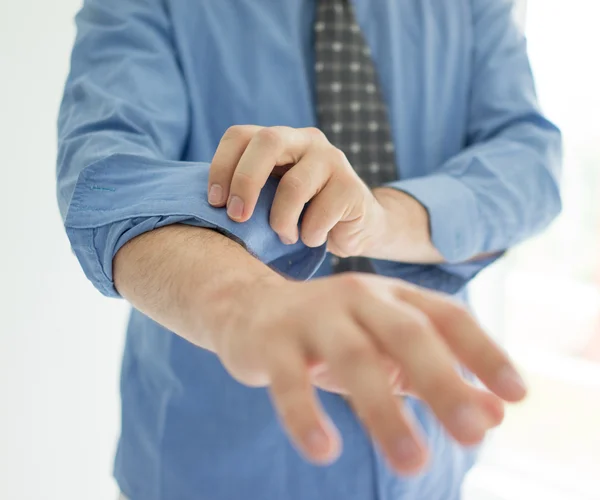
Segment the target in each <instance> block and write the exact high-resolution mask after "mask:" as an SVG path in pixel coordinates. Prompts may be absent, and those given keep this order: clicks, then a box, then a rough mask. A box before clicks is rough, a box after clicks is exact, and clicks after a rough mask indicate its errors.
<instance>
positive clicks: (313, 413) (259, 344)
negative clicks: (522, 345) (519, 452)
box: [211, 274, 526, 473]
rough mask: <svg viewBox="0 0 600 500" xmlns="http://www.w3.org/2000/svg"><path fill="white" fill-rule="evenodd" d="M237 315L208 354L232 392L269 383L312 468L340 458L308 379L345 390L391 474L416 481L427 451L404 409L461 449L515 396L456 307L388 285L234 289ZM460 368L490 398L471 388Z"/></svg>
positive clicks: (521, 393)
mask: <svg viewBox="0 0 600 500" xmlns="http://www.w3.org/2000/svg"><path fill="white" fill-rule="evenodd" d="M235 300H236V302H235V308H231V310H233V309H235V311H237V312H235V313H232V315H231V316H230V317H229V319H228V321H227V322H223V323H222V325H223V328H221V329H219V331H216V332H215V333H214V334H213V336H212V338H211V341H212V345H213V346H214V347H215V351H216V353H217V354H218V356H219V357H220V359H221V361H222V362H223V364H224V366H225V367H226V368H227V370H228V371H229V372H230V373H231V375H232V376H233V377H235V378H236V379H237V380H238V381H240V382H241V383H243V384H245V385H248V386H252V387H260V386H268V388H269V390H270V393H271V396H272V400H273V403H274V405H275V408H276V410H277V412H278V414H279V417H280V419H281V422H282V424H283V426H284V427H285V429H286V430H287V432H288V434H289V436H290V438H291V439H292V441H293V442H294V443H295V444H296V445H297V447H298V448H299V449H300V450H301V452H302V453H303V454H304V455H305V456H306V457H307V458H308V459H311V460H313V461H315V462H320V463H323V462H329V461H331V460H332V459H334V458H335V457H336V456H337V454H338V453H339V449H340V443H339V437H338V435H337V433H336V431H335V429H334V427H333V425H332V423H331V422H330V420H329V419H328V418H327V417H326V415H325V414H324V412H323V410H322V408H321V407H320V405H319V402H318V399H317V397H316V395H315V392H314V389H313V386H314V383H315V380H314V378H313V377H312V376H311V375H312V374H313V373H314V372H315V370H314V368H315V367H320V368H319V370H318V371H319V373H320V376H322V375H323V372H324V371H325V372H327V376H326V378H327V379H328V380H333V381H335V385H336V386H339V387H341V388H343V392H344V393H347V394H348V399H349V401H350V403H351V405H352V407H353V408H354V410H355V411H356V413H357V415H358V417H359V418H360V419H361V421H362V422H363V424H364V426H365V428H366V429H367V431H368V432H369V433H370V435H371V436H372V437H373V438H374V440H375V441H376V442H378V443H379V445H380V447H381V449H382V450H383V451H384V453H385V455H386V456H387V458H388V460H389V462H390V464H391V465H392V466H393V467H394V469H396V470H397V471H399V472H404V473H407V472H416V471H418V470H419V469H420V468H421V467H422V466H423V465H424V463H425V461H426V456H427V451H426V448H425V445H424V444H423V442H422V441H421V439H420V438H419V433H418V431H417V430H416V429H415V428H414V425H413V423H412V421H411V418H410V415H409V414H408V413H407V412H406V411H405V410H404V409H403V407H402V400H401V399H399V398H398V397H396V396H394V391H393V387H391V384H390V366H394V367H395V368H397V369H398V370H399V371H400V372H401V373H402V380H403V389H404V390H406V391H408V392H410V393H411V394H414V395H415V396H417V397H419V398H420V399H422V400H423V401H425V402H426V403H427V404H428V405H429V406H430V408H431V409H432V411H433V412H434V413H435V415H436V416H437V417H438V419H439V420H440V422H441V423H442V424H443V425H444V427H445V428H446V429H447V430H448V432H449V433H450V434H451V435H452V436H453V437H454V438H455V439H456V440H457V441H458V442H460V443H462V444H465V445H472V444H476V443H478V442H480V441H481V440H482V439H483V438H484V436H485V434H486V432H487V431H488V430H489V429H491V428H492V427H495V426H497V425H498V424H499V423H500V422H501V421H502V418H503V414H504V413H503V412H504V410H503V402H502V400H506V401H513V402H514V401H519V400H521V399H522V398H524V397H525V393H526V390H525V387H524V385H523V383H522V381H521V378H520V376H519V375H518V374H517V372H516V371H515V369H514V368H513V366H512V364H511V363H510V361H509V360H508V359H507V357H506V355H505V354H504V352H503V351H502V350H501V349H500V348H499V347H497V346H496V345H495V344H494V343H493V342H492V341H491V340H490V339H489V338H488V336H487V335H486V334H485V333H484V332H483V331H482V329H481V328H480V327H479V326H478V324H477V322H476V321H475V320H474V319H473V318H472V317H471V315H470V314H469V313H468V312H467V311H466V310H465V309H464V308H463V307H462V306H460V305H459V304H457V303H455V302H454V301H452V300H451V299H449V298H446V297H445V296H442V295H440V294H437V293H433V292H428V291H425V290H422V289H420V288H417V287H414V286H412V285H409V284H406V283H404V282H401V281H398V280H391V279H387V278H381V277H377V276H370V275H356V274H346V275H339V276H334V277H329V278H324V279H319V280H315V281H312V282H307V283H297V282H290V281H285V280H283V279H277V278H274V279H267V280H264V281H261V282H259V283H257V284H255V285H253V286H250V287H247V288H245V289H244V290H242V291H239V292H238V293H237V295H236V298H235ZM459 364H462V365H464V366H465V367H466V368H467V369H469V370H470V371H471V372H473V373H474V374H475V375H476V376H478V377H479V379H480V380H481V381H482V382H483V383H484V384H485V385H486V386H487V387H488V388H489V389H490V391H492V392H489V391H485V390H482V389H479V388H476V387H475V386H473V385H471V384H469V383H468V382H467V381H465V380H464V379H463V378H462V377H461V376H460V374H459V371H458V367H459Z"/></svg>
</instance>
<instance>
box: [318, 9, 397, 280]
mask: <svg viewBox="0 0 600 500" xmlns="http://www.w3.org/2000/svg"><path fill="white" fill-rule="evenodd" d="M315 73H316V82H317V116H318V120H319V127H320V128H321V130H323V132H324V133H325V134H326V136H327V138H328V139H329V141H330V142H331V143H332V144H333V145H335V146H336V147H338V148H339V149H341V150H342V151H343V152H344V153H345V154H346V157H347V158H348V160H349V161H350V163H351V164H352V166H353V167H354V170H356V172H357V173H358V175H359V176H360V178H361V179H362V180H363V181H364V182H365V183H366V184H367V185H368V186H369V187H377V186H380V185H382V184H385V183H387V182H391V181H394V180H396V179H397V169H396V160H395V154H394V143H393V140H392V134H391V130H390V122H389V117H388V112H387V107H386V104H385V102H384V100H383V96H382V94H381V90H380V87H379V80H378V76H377V71H376V69H375V65H374V64H373V60H372V59H371V53H370V50H369V47H368V45H367V43H366V41H365V39H364V38H363V35H362V33H361V30H360V27H359V26H358V24H357V22H356V18H355V15H354V8H353V6H352V3H351V2H350V1H349V0H319V1H318V5H317V15H316V20H315ZM332 264H333V270H334V272H336V273H339V272H344V271H362V272H372V267H371V265H370V262H369V261H368V260H367V259H362V258H355V257H353V258H350V259H337V258H333V259H332Z"/></svg>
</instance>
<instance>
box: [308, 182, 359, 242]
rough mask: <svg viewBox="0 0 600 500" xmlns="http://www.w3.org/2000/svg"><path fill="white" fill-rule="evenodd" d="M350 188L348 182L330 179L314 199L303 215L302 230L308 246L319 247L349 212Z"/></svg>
mask: <svg viewBox="0 0 600 500" xmlns="http://www.w3.org/2000/svg"><path fill="white" fill-rule="evenodd" d="M348 189H350V188H349V187H348V186H347V184H346V183H343V182H334V181H330V182H328V183H327V184H326V185H325V187H324V188H323V190H322V191H321V192H320V193H319V194H318V195H317V196H315V197H314V198H313V199H312V201H311V202H310V204H309V205H308V207H307V209H306V212H305V213H304V216H303V217H302V227H301V230H300V234H301V237H302V241H303V242H304V244H305V245H306V246H309V247H313V248H314V247H319V246H321V245H323V244H324V243H325V242H326V241H327V237H328V235H329V232H330V231H331V230H332V229H333V228H334V227H335V225H336V224H337V223H338V222H340V220H342V219H343V217H344V214H345V213H346V212H347V209H348V202H347V199H348Z"/></svg>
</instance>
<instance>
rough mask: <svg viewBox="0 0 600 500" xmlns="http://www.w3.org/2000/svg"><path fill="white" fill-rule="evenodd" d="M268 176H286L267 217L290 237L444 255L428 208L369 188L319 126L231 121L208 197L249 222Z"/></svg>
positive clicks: (359, 248)
mask: <svg viewBox="0 0 600 500" xmlns="http://www.w3.org/2000/svg"><path fill="white" fill-rule="evenodd" d="M270 175H279V176H281V181H280V183H279V187H278V189H277V193H276V195H275V199H274V201H273V205H272V209H271V215H270V223H271V227H272V228H273V230H274V231H275V232H276V233H277V234H278V235H279V236H280V239H281V240H282V241H283V242H284V243H286V244H293V243H296V242H297V241H298V237H301V238H302V241H303V242H304V243H305V244H306V245H308V246H310V247H317V246H320V245H322V244H324V243H325V242H326V241H327V245H328V250H329V251H330V252H332V253H334V254H335V255H338V256H340V257H350V256H364V257H372V258H378V259H387V260H396V261H401V262H420V263H438V262H443V261H444V259H443V257H442V255H441V254H440V253H439V252H438V250H437V249H436V248H435V247H434V246H433V244H432V243H431V239H430V236H429V216H428V214H427V211H426V210H425V208H424V207H423V206H422V205H421V204H420V203H419V202H418V201H416V200H415V199H414V198H412V197H410V196H409V195H407V194H405V193H402V192H400V191H397V190H394V189H389V188H378V189H375V190H373V191H371V190H370V189H369V188H368V187H367V186H366V185H365V184H364V183H363V182H362V180H361V179H360V178H359V177H358V175H357V174H356V172H355V171H354V169H353V168H352V166H351V165H350V163H348V160H347V159H346V157H345V155H344V154H343V153H342V152H341V151H340V150H339V149H337V148H336V147H335V146H333V145H332V144H331V143H329V141H328V140H327V138H326V137H325V135H324V134H323V133H322V132H321V131H319V130H318V129H314V128H305V129H293V128H289V127H258V126H253V125H243V126H234V127H231V128H230V129H229V130H228V131H227V132H226V133H225V134H224V135H223V138H222V140H221V143H220V145H219V147H218V149H217V152H216V153H215V156H214V158H213V162H212V164H211V169H210V175H209V202H210V203H211V204H212V205H214V206H216V207H222V206H224V205H225V204H226V205H227V209H228V214H229V216H230V218H232V219H233V220H235V221H238V222H245V221H247V220H248V219H249V218H250V217H251V216H252V213H253V211H254V208H255V207H256V202H257V200H258V196H259V194H260V191H261V189H262V188H263V186H264V184H265V182H266V181H267V179H268V178H269V176H270ZM309 201H310V204H309V205H308V208H307V210H306V213H305V214H304V217H303V220H302V228H301V234H298V221H299V218H300V214H301V212H302V210H303V209H304V206H305V204H306V203H308V202H309Z"/></svg>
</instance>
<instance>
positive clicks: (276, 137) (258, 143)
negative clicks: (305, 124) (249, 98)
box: [227, 127, 313, 222]
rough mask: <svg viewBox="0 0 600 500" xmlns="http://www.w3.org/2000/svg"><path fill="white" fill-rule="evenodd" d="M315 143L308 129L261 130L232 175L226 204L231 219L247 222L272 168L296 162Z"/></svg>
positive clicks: (271, 128) (277, 128)
mask: <svg viewBox="0 0 600 500" xmlns="http://www.w3.org/2000/svg"><path fill="white" fill-rule="evenodd" d="M312 142H313V138H312V136H311V134H310V133H308V132H307V131H306V129H294V128H290V127H268V128H263V129H261V130H259V131H258V132H257V133H256V134H255V135H254V137H253V138H252V140H251V141H250V144H248V147H247V148H246V151H244V154H243V155H242V157H241V158H240V161H239V163H238V165H237V167H236V169H235V172H234V173H233V177H232V179H231V187H230V191H229V201H228V202H227V213H228V214H229V217H230V218H232V219H233V220H235V221H238V222H245V221H247V220H248V219H249V218H250V217H251V216H252V213H253V212H254V208H255V206H256V202H257V201H258V197H259V195H260V191H261V190H262V188H263V186H264V185H265V183H266V182H267V179H268V178H269V176H270V175H271V172H272V171H273V169H274V168H275V167H276V166H281V165H287V164H289V163H294V164H295V163H297V162H298V161H299V160H300V158H302V156H303V155H304V154H305V153H306V151H307V149H308V148H309V147H310V145H311V144H312Z"/></svg>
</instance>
